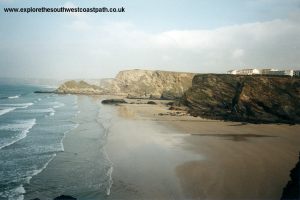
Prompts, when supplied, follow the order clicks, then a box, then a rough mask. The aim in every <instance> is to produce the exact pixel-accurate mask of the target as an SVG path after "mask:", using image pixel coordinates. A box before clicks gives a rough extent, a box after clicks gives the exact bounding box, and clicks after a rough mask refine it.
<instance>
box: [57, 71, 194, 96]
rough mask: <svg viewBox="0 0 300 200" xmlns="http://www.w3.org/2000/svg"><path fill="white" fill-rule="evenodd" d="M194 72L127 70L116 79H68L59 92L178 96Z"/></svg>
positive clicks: (185, 87)
mask: <svg viewBox="0 0 300 200" xmlns="http://www.w3.org/2000/svg"><path fill="white" fill-rule="evenodd" d="M194 75H195V74H193V73H182V72H167V71H150V70H126V71H121V72H119V73H118V74H117V76H116V78H115V79H102V80H90V81H89V80H86V81H80V82H76V81H68V82H66V83H64V84H62V85H61V86H60V87H59V88H58V89H57V92H58V93H72V94H116V95H125V96H128V97H132V98H163V99H175V98H180V97H182V95H183V94H184V92H185V91H186V90H187V89H188V88H189V87H191V85H192V79H193V77H194Z"/></svg>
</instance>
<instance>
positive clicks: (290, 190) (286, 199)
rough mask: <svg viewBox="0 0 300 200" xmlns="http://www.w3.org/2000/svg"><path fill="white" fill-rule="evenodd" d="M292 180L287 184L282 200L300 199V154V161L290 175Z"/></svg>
mask: <svg viewBox="0 0 300 200" xmlns="http://www.w3.org/2000/svg"><path fill="white" fill-rule="evenodd" d="M290 177H291V180H290V181H289V182H288V183H287V185H286V186H285V188H284V189H283V192H282V196H281V199H282V200H292V199H293V200H296V199H300V153H299V161H298V163H297V164H296V166H295V168H294V169H292V170H291V173H290Z"/></svg>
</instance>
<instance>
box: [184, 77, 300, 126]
mask: <svg viewBox="0 0 300 200" xmlns="http://www.w3.org/2000/svg"><path fill="white" fill-rule="evenodd" d="M183 102H184V104H185V105H187V106H188V107H189V112H190V114H191V115H193V116H201V117H206V118H212V119H224V120H233V121H247V122H254V123H255V122H257V123H261V122H263V123H270V122H283V123H299V122H300V79H299V78H291V77H274V76H273V77H272V76H236V75H225V74H222V75H221V74H219V75H216V74H203V75H196V76H195V77H194V78H193V83H192V87H191V88H190V89H189V90H187V92H186V93H185V94H184V96H183Z"/></svg>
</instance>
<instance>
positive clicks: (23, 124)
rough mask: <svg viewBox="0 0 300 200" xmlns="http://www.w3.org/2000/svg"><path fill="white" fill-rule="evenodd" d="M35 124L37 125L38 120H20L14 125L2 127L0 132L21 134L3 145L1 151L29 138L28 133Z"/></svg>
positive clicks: (0, 147)
mask: <svg viewBox="0 0 300 200" xmlns="http://www.w3.org/2000/svg"><path fill="white" fill-rule="evenodd" d="M35 124H36V119H30V120H19V121H16V122H15V123H14V124H7V125H3V126H0V130H9V131H20V134H18V135H16V136H14V137H13V138H11V139H12V140H11V141H10V142H8V143H6V144H2V146H0V149H2V148H4V147H7V146H10V145H12V144H14V143H16V142H18V141H20V140H22V139H24V138H25V137H26V136H27V133H28V132H29V131H30V129H31V128H32V127H33V126H34V125H35Z"/></svg>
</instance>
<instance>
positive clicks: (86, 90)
mask: <svg viewBox="0 0 300 200" xmlns="http://www.w3.org/2000/svg"><path fill="white" fill-rule="evenodd" d="M56 93H59V94H102V93H103V90H102V89H101V88H100V87H98V86H96V85H91V84H88V83H87V82H85V81H78V82H77V81H73V80H72V81H67V82H65V83H63V84H62V85H60V86H59V88H58V89H57V90H56Z"/></svg>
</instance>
